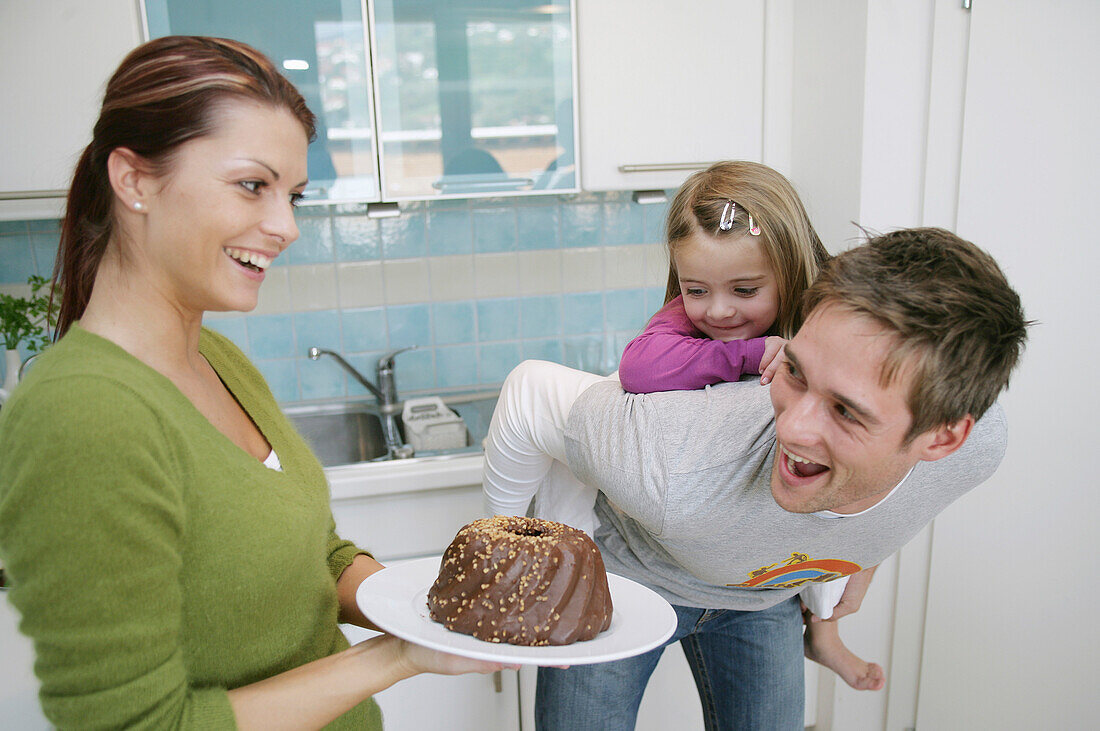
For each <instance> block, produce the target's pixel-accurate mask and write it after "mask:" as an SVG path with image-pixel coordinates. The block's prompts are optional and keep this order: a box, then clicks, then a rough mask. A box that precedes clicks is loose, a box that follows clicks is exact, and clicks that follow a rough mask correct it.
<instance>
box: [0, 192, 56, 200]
mask: <svg viewBox="0 0 1100 731" xmlns="http://www.w3.org/2000/svg"><path fill="white" fill-rule="evenodd" d="M68 195H69V191H67V190H19V191H15V192H13V193H4V192H2V191H0V201H26V200H35V199H38V198H65V197H66V196H68Z"/></svg>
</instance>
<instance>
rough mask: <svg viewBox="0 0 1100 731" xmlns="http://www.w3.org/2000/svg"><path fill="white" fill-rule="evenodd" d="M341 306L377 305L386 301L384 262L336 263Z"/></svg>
mask: <svg viewBox="0 0 1100 731" xmlns="http://www.w3.org/2000/svg"><path fill="white" fill-rule="evenodd" d="M336 283H337V285H338V286H339V289H340V307H343V308H353V307H376V306H378V305H381V304H384V303H385V292H384V291H383V289H382V262H378V261H357V262H348V263H345V264H337V265H336Z"/></svg>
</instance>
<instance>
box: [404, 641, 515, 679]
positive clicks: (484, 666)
mask: <svg viewBox="0 0 1100 731" xmlns="http://www.w3.org/2000/svg"><path fill="white" fill-rule="evenodd" d="M399 642H400V643H401V647H400V651H399V654H398V657H399V658H400V660H399V662H401V663H402V664H403V665H404V666H405V667H406V668H407V669H408V670H409V674H410V676H411V675H417V674H420V673H436V674H438V675H462V674H464V673H481V674H483V675H484V674H486V673H495V672H497V671H498V670H506V669H507V670H518V669H519V665H505V664H503V663H498V662H488V661H486V660H473V659H471V658H468V657H460V656H458V655H450V654H448V653H445V652H439V651H438V650H430V649H428V648H427V647H422V646H420V645H415V644H413V643H411V642H407V641H405V640H399Z"/></svg>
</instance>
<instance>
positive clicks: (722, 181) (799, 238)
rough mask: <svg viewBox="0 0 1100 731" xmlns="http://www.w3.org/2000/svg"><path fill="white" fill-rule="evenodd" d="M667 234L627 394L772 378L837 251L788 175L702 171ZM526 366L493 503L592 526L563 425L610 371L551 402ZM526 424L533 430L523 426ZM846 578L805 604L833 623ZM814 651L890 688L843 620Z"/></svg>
mask: <svg viewBox="0 0 1100 731" xmlns="http://www.w3.org/2000/svg"><path fill="white" fill-rule="evenodd" d="M667 241H668V247H669V278H668V287H667V290H666V293H665V306H664V307H662V308H661V310H660V311H658V312H657V314H655V315H654V316H653V318H652V319H651V320H650V322H649V324H648V326H647V327H646V329H645V331H644V332H643V333H642V334H641V335H639V336H638V337H637V338H635V339H634V340H632V341H631V342H630V343H629V344H628V345H627V347H626V349H625V350H624V352H623V356H622V360H621V362H620V365H619V371H618V378H619V380H620V382H621V383H622V386H623V388H624V390H626V391H629V392H632V393H650V392H654V391H671V390H691V389H697V388H703V387H705V386H708V385H711V384H714V383H719V382H722V381H736V380H739V379H740V378H741V377H742V376H743V375H745V374H748V373H754V374H755V373H759V374H761V376H762V377H761V383H763V384H767V383H768V382H769V381H770V380H771V377H772V375H773V374H774V372H775V370H776V368H778V367H779V365H780V362H781V361H782V358H781V357H779V356H780V354H781V352H782V349H783V346H784V345H785V344H786V342H787V341H786V339H787V338H790V337H791V336H792V335H793V334H794V332H795V331H796V330H797V329H798V326H799V325H800V324H801V320H800V315H799V312H800V307H799V304H800V300H801V297H802V292H803V291H804V290H805V289H806V288H807V287H808V286H809V285H810V284H811V283H812V282H813V280H814V278H815V277H816V276H817V272H818V269H819V267H820V265H821V264H822V263H823V262H824V261H825V260H826V259H827V258H828V254H827V252H826V251H825V248H824V247H823V246H822V244H821V241H820V239H819V238H818V236H817V234H816V232H815V231H814V229H813V226H812V225H811V224H810V221H809V219H808V218H807V216H806V213H805V210H804V208H803V206H802V203H801V201H800V200H799V199H798V196H797V194H796V193H795V192H794V190H793V188H792V187H791V185H790V183H789V182H788V181H787V180H786V179H785V178H784V177H783V176H782V175H780V174H779V173H777V172H776V171H774V170H772V169H771V168H768V167H766V166H764V165H760V164H757V163H751V162H720V163H717V164H715V165H713V166H711V167H710V168H708V169H707V170H704V171H702V172H698V173H695V174H694V175H692V176H691V177H690V178H688V180H687V181H686V182H685V183H684V185H683V186H682V187H681V188H680V190H679V192H678V193H677V194H676V197H675V198H674V199H673V201H672V204H671V205H670V207H669V214H668V222H667ZM525 367H531V366H529V365H527V364H525V365H521V366H520V368H518V369H517V372H516V373H515V374H513V376H510V377H509V381H511V382H512V383H511V384H506V387H505V389H504V390H503V391H502V400H501V404H500V405H498V409H497V413H496V414H494V417H493V423H492V425H491V427H490V432H489V438H488V440H487V443H486V468H485V490H486V495H487V504H488V508H489V510H490V512H492V513H512V514H514V513H517V512H523V510H524V509H525V508H526V504H527V502H528V501H529V500H530V498H531V496H532V492H534V493H535V494H534V497H535V506H534V512H535V514H536V515H538V516H540V517H546V518H551V519H553V520H559V521H561V522H565V523H569V524H570V525H575V526H577V527H579V528H581V529H583V530H586V531H588V532H589V533H592V532H593V529H594V527H595V517H594V515H593V514H592V507H593V504H594V501H595V492H596V491H595V490H594V489H592V488H590V487H587V486H585V485H583V483H581V482H580V481H579V480H577V479H576V478H575V477H573V475H572V474H571V473H570V472H569V470H568V468H567V467H566V466H565V464H564V455H565V450H564V440H563V438H562V433H561V429H562V427H564V424H565V420H566V419H567V418H568V412H569V408H570V407H571V405H572V403H573V401H574V400H575V398H576V397H577V396H578V395H579V394H580V392H581V391H583V390H584V389H585V388H587V387H588V386H589V385H591V383H592V382H595V381H596V380H600V377H598V376H592V377H591V381H590V380H589V379H587V378H583V377H578V378H569V379H565V378H563V379H562V380H561V381H560V384H561V388H560V391H559V392H558V393H554V394H551V395H550V398H549V401H551V402H552V403H544V402H543V401H542V399H532V398H524V395H525V394H524V389H523V386H522V380H523V374H524V372H525ZM536 367H537V366H536ZM509 385H511V388H509ZM526 395H528V396H530V394H526ZM520 414H523V416H522V417H521V416H520ZM523 423H526V424H529V425H531V428H530V429H517V427H518V426H520V424H523ZM845 583H846V580H843V579H840V580H835V581H832V582H829V583H828V584H811V585H810V586H809V587H807V588H806V589H804V590H803V592H802V598H803V601H804V602H805V603H806V604H807V605H808V607H809V609H810V611H811V612H812V614H815V615H817V616H819V617H821V618H824V619H827V618H828V617H830V616H831V614H832V609H833V607H834V606H835V605H836V603H837V601H838V600H839V598H840V596H841V594H842V592H843V588H844V585H845ZM805 652H806V656H807V657H809V658H810V659H811V660H814V661H816V662H819V663H821V664H822V665H825V666H826V667H828V668H830V669H832V670H833V671H834V672H836V673H837V674H838V675H840V676H841V677H842V678H844V680H845V682H847V683H848V684H849V685H851V686H852V687H853V688H856V689H871V690H877V689H879V688H881V687H882V686H883V684H884V680H883V672H882V668H881V667H880V666H879V665H877V664H875V663H868V662H866V661H864V660H862V659H860V658H859V657H857V656H856V655H855V654H853V653H852V652H851V651H850V650H848V648H847V647H845V646H844V644H843V643H842V642H841V640H840V636H839V632H838V630H837V626H836V623H835V622H810V621H807V623H806V634H805Z"/></svg>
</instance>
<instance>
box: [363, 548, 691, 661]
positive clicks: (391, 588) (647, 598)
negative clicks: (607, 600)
mask: <svg viewBox="0 0 1100 731" xmlns="http://www.w3.org/2000/svg"><path fill="white" fill-rule="evenodd" d="M439 561H440V559H439V558H437V557H429V558H423V559H419V560H417V561H409V562H407V563H402V564H399V565H397V566H390V567H388V568H385V569H383V570H381V571H379V572H377V573H374V574H371V575H370V576H369V577H367V579H366V581H364V582H363V583H362V584H360V585H359V590H358V591H357V592H356V595H355V599H356V601H357V602H358V604H359V608H360V609H361V610H363V614H365V615H367V617H369V618H370V620H371V621H372V622H374V623H375V624H376V625H378V627H380V628H381V629H383V630H385V631H386V632H388V633H390V634H392V635H396V636H398V637H400V638H402V639H405V640H408V641H409V642H413V643H415V644H417V645H423V646H424V647H430V648H432V649H434V650H442V651H443V652H449V653H451V654H453V655H462V656H463V657H472V658H475V659H478V660H490V661H493V662H501V663H509V664H511V663H515V664H519V665H587V664H590V663H596V662H608V661H610V660H620V659H622V658H624V657H631V656H633V655H640V654H642V653H643V652H647V651H649V650H652V649H653V648H655V647H658V646H659V645H661V644H662V643H663V642H664V641H665V640H667V639H668V638H669V637H671V636H672V633H673V632H674V631H676V613H675V612H674V611H673V610H672V606H671V605H670V604H669V603H668V602H666V601H665V600H664V599H662V598H661V597H660V596H659V595H658V594H656V593H655V592H653V591H652V590H650V589H647V588H645V587H644V586H642V585H641V584H639V583H637V582H634V581H631V580H630V579H624V578H623V577H621V576H616V575H615V574H608V575H607V584H608V587H609V588H610V589H611V602H612V604H613V605H614V612H613V613H612V615H611V626H610V627H608V628H607V629H606V630H604V631H603V632H601V633H600V634H598V635H597V636H596V637H595V638H594V639H591V640H587V641H585V642H574V643H573V644H571V645H549V646H544V647H524V646H521V645H508V644H504V643H496V642H485V641H484V640H479V639H477V638H476V637H471V636H470V635H464V634H462V633H460V632H452V631H451V630H449V629H447V628H446V627H444V626H443V625H442V624H439V623H438V622H435V621H433V620H432V619H431V617H429V616H428V590H429V589H430V588H431V586H432V583H433V582H434V581H435V577H436V575H437V574H438V573H439Z"/></svg>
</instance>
